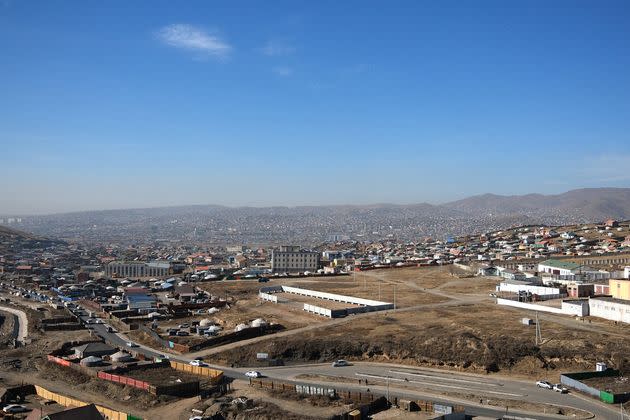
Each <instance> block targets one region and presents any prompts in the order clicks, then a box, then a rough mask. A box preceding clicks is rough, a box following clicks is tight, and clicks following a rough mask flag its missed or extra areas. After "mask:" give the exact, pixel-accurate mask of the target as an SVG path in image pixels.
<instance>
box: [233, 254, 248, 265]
mask: <svg viewBox="0 0 630 420" xmlns="http://www.w3.org/2000/svg"><path fill="white" fill-rule="evenodd" d="M234 264H236V267H237V268H245V267H247V265H248V264H247V257H246V256H245V255H243V254H238V255H237V256H236V257H234Z"/></svg>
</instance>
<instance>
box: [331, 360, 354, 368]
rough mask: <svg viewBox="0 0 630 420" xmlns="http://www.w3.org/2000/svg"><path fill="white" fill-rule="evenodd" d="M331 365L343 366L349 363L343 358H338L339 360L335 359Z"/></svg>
mask: <svg viewBox="0 0 630 420" xmlns="http://www.w3.org/2000/svg"><path fill="white" fill-rule="evenodd" d="M332 366H333V367H343V366H350V363H348V362H347V361H346V360H343V359H339V360H335V361H334V362H333V364H332Z"/></svg>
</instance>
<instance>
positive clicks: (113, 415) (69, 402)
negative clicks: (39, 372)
mask: <svg viewBox="0 0 630 420" xmlns="http://www.w3.org/2000/svg"><path fill="white" fill-rule="evenodd" d="M35 393H36V394H37V395H38V396H40V397H42V398H45V399H47V400H52V401H55V402H57V403H58V404H59V405H63V406H64V407H83V406H84V405H89V404H90V403H86V402H84V401H81V400H77V399H74V398H70V397H67V396H65V395H61V394H57V393H55V392H51V391H49V390H47V389H46V388H43V387H41V386H39V385H35ZM96 409H97V410H98V411H99V412H100V413H101V414H102V415H103V416H104V417H105V418H106V419H108V420H129V419H138V420H142V419H141V418H140V417H136V416H132V415H131V414H127V413H123V412H121V411H116V410H112V409H111V408H107V407H103V406H101V405H96Z"/></svg>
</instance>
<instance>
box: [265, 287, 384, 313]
mask: <svg viewBox="0 0 630 420" xmlns="http://www.w3.org/2000/svg"><path fill="white" fill-rule="evenodd" d="M274 293H291V294H295V295H300V296H305V297H308V298H312V299H320V300H326V301H331V302H338V303H346V304H349V305H352V306H349V307H345V308H337V309H331V308H325V307H322V306H318V305H311V304H309V303H304V306H303V310H304V311H306V312H310V313H314V314H317V315H322V316H325V317H328V318H339V317H343V316H347V315H350V314H357V313H364V312H375V311H385V310H388V309H395V307H394V304H393V303H389V302H381V301H378V300H371V299H363V298H357V297H353V296H346V295H339V294H336V293H327V292H319V291H317V290H309V289H301V288H298V287H291V286H268V287H263V288H261V289H260V290H259V292H258V297H259V298H260V299H262V300H266V301H271V302H274V303H278V297H277V296H274Z"/></svg>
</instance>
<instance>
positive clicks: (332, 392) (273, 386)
mask: <svg viewBox="0 0 630 420" xmlns="http://www.w3.org/2000/svg"><path fill="white" fill-rule="evenodd" d="M249 384H250V386H252V387H255V388H261V389H266V390H270V391H289V392H295V393H297V394H306V395H322V396H329V397H333V398H334V397H338V398H341V399H343V400H347V401H352V402H354V403H357V404H372V403H375V402H377V401H379V400H381V399H383V400H385V401H387V400H386V398H385V397H386V396H385V395H382V394H380V393H374V392H369V391H352V390H348V389H341V388H331V387H322V386H316V385H310V384H295V383H289V382H281V381H273V380H268V379H250V381H249ZM389 403H391V404H394V405H398V406H401V407H403V408H404V409H406V410H408V411H426V412H436V413H441V414H449V413H463V412H464V411H465V409H464V407H463V406H461V405H448V404H443V403H438V402H434V401H425V400H413V401H411V400H404V399H400V398H398V397H397V396H395V395H390V396H389Z"/></svg>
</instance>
